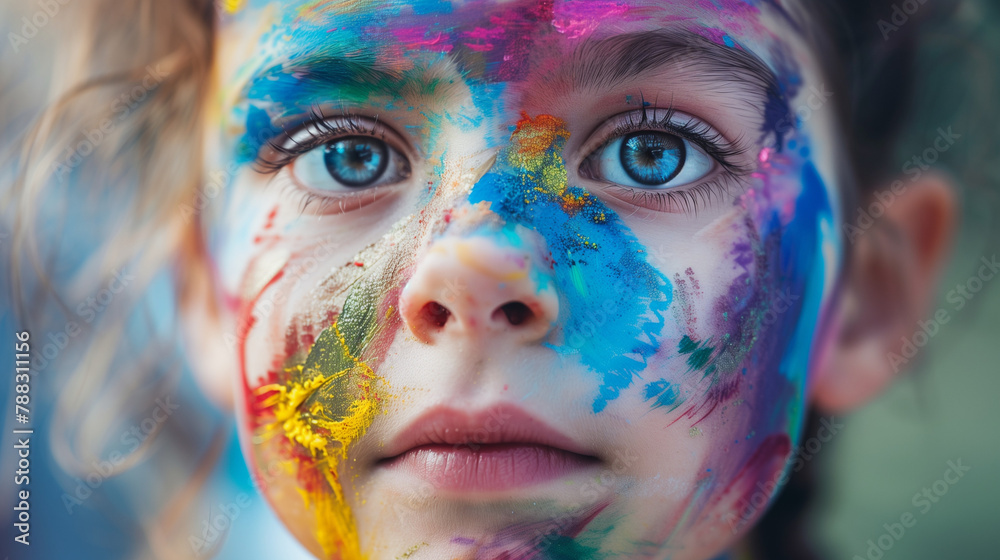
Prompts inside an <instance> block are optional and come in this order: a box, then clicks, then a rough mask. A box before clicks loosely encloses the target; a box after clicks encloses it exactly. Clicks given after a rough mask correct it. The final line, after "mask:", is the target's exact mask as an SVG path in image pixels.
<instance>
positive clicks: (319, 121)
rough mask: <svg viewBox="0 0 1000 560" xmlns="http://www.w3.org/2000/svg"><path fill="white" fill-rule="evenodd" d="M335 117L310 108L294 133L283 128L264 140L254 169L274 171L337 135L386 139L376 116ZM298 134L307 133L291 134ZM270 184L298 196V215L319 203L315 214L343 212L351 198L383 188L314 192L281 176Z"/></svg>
mask: <svg viewBox="0 0 1000 560" xmlns="http://www.w3.org/2000/svg"><path fill="white" fill-rule="evenodd" d="M335 119H336V121H337V122H336V123H335V122H331V117H330V116H329V115H324V114H323V113H322V112H321V111H320V110H319V109H318V108H311V109H310V110H309V116H308V118H306V119H304V120H303V122H304V123H305V124H302V125H300V126H299V127H298V128H296V129H294V130H293V132H289V131H288V130H289V129H288V128H285V127H282V130H283V132H282V133H281V134H278V135H277V136H274V137H272V138H270V139H268V140H267V142H266V143H265V147H264V149H262V150H261V151H260V152H259V153H258V154H257V156H256V158H254V162H253V167H254V170H255V171H257V172H258V173H261V174H265V175H270V174H275V173H277V172H278V171H281V170H282V169H283V168H285V167H286V166H288V165H289V164H291V163H292V162H293V161H295V159H296V158H298V157H299V156H301V155H303V154H305V153H306V152H309V151H310V150H313V149H316V148H318V147H320V146H322V145H323V144H326V143H328V142H331V141H332V140H333V139H335V138H338V137H340V136H350V135H367V136H372V137H374V138H378V139H380V140H383V141H384V140H385V131H384V130H383V129H382V127H381V125H379V123H378V115H376V116H375V117H373V118H367V117H365V118H362V117H360V116H359V115H355V114H353V113H348V112H347V111H342V112H341V114H340V115H339V116H337V117H335ZM299 134H304V135H306V136H307V137H306V138H305V140H304V141H298V140H295V138H294V137H295V136H297V135H299ZM265 154H266V155H265ZM270 184H271V185H272V186H274V187H277V188H280V189H281V191H282V194H288V195H289V196H292V197H297V198H298V199H299V204H298V206H299V214H300V215H301V214H305V212H306V210H308V209H309V207H310V206H312V205H314V204H317V205H318V207H317V213H320V214H326V213H329V212H331V211H333V210H334V209H336V207H338V206H339V210H340V211H341V212H344V211H346V208H345V206H347V205H348V204H349V203H350V202H351V201H352V200H357V199H358V198H360V197H370V196H373V195H374V194H375V193H376V192H377V191H379V190H381V189H382V188H383V187H381V186H376V187H372V188H369V189H367V190H366V191H362V192H351V193H342V194H333V193H325V194H317V193H314V192H310V191H308V190H305V189H303V188H302V187H300V186H299V185H297V184H296V183H295V181H294V180H292V179H291V178H289V177H287V176H283V175H275V177H274V179H273V180H272V181H271V183H270Z"/></svg>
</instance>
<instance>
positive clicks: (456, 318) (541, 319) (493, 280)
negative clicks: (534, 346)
mask: <svg viewBox="0 0 1000 560" xmlns="http://www.w3.org/2000/svg"><path fill="white" fill-rule="evenodd" d="M507 238H509V236H508V237H504V236H492V235H490V236H486V235H480V236H474V237H443V238H441V239H439V240H437V241H435V242H434V244H433V245H432V246H431V247H430V249H429V250H428V252H427V254H426V255H424V257H423V258H422V259H421V260H420V262H419V264H418V265H417V267H416V270H415V271H414V274H413V276H412V277H411V278H410V280H409V281H408V282H407V284H406V286H405V287H404V288H403V292H402V294H401V296H400V313H401V315H402V317H403V320H404V322H405V323H406V325H407V327H408V328H409V330H410V332H412V333H413V334H414V335H415V336H416V337H417V338H418V339H420V340H421V341H423V342H425V343H428V344H434V343H437V342H440V341H441V340H442V339H443V338H445V337H463V338H473V339H476V340H479V341H482V342H497V341H499V340H500V339H510V340H514V341H516V342H520V343H537V342H539V341H541V340H542V339H543V338H544V337H545V336H546V335H547V334H548V332H549V331H550V330H551V329H552V327H553V325H554V324H555V321H556V318H557V317H558V316H559V298H558V296H557V295H556V291H555V286H554V283H553V281H552V278H551V276H550V275H549V274H548V272H547V271H546V270H545V269H544V265H543V263H540V262H538V261H539V260H540V259H539V258H538V257H537V256H536V254H535V251H532V250H530V248H529V247H530V246H529V245H527V244H523V243H522V244H519V245H521V246H516V245H511V244H508V243H507V242H506V240H507Z"/></svg>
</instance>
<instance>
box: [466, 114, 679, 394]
mask: <svg viewBox="0 0 1000 560" xmlns="http://www.w3.org/2000/svg"><path fill="white" fill-rule="evenodd" d="M568 138H569V132H568V131H567V130H566V128H565V125H564V123H563V121H561V120H559V119H558V118H556V117H553V116H550V115H539V116H536V117H534V118H532V117H529V116H528V115H523V116H522V119H521V120H520V121H519V122H518V123H517V127H516V129H515V130H514V132H513V133H512V135H511V138H510V144H509V145H508V146H507V147H505V148H504V149H503V150H502V152H501V153H500V154H499V155H498V156H497V162H496V164H495V165H494V167H493V168H492V169H491V170H490V171H489V172H488V173H486V175H484V176H483V177H482V178H481V179H480V180H479V181H478V182H477V183H476V185H475V186H474V187H473V189H472V192H471V193H470V195H469V202H470V203H473V204H476V203H479V202H489V203H490V209H491V210H492V211H493V212H495V213H496V214H498V215H499V216H500V217H501V218H503V219H504V220H505V221H506V222H507V223H516V224H521V225H523V226H525V227H527V228H530V229H532V230H534V231H537V232H538V233H539V234H541V236H542V237H543V238H544V239H545V241H546V243H547V245H548V248H549V251H550V252H551V256H552V267H553V276H554V277H555V279H556V284H557V286H558V288H559V291H560V293H561V295H562V296H563V298H564V299H565V301H566V302H567V305H565V306H561V309H564V310H566V311H561V312H560V313H561V315H562V316H561V317H560V318H559V321H560V324H561V325H562V326H563V335H564V341H563V343H562V344H560V345H558V346H553V349H555V350H556V351H557V352H561V353H566V354H577V355H579V356H580V359H581V361H582V362H583V363H584V364H585V365H586V366H588V367H589V368H590V369H591V370H592V371H594V372H596V373H597V374H598V375H600V376H601V378H602V383H601V386H600V389H599V394H598V396H597V397H596V398H595V399H594V403H593V409H594V412H595V413H596V412H600V411H601V410H603V409H604V407H605V406H607V404H608V402H609V401H611V400H614V399H615V398H617V397H618V395H619V393H620V392H621V391H622V390H624V389H626V388H627V387H629V386H630V385H631V384H632V382H633V380H634V379H635V377H636V375H637V374H638V373H639V372H641V371H642V370H643V369H645V368H646V359H647V358H648V357H650V356H652V355H653V354H654V353H656V351H657V344H656V342H655V341H656V340H657V336H658V334H659V332H660V329H661V328H662V327H663V312H664V311H666V309H667V308H668V307H669V306H670V302H671V296H672V293H671V287H670V282H669V280H668V279H667V278H666V276H664V275H663V273H661V272H660V271H659V270H657V269H656V268H655V267H653V266H652V265H650V264H649V263H648V262H646V254H647V253H646V251H645V249H644V247H643V245H642V244H641V243H639V241H638V240H636V238H635V236H634V235H633V234H632V233H631V232H630V231H629V230H628V228H627V227H626V226H625V225H624V224H623V223H622V221H621V219H620V218H618V216H617V214H615V213H614V212H613V211H611V209H609V208H608V207H607V206H606V205H605V204H604V203H603V202H602V201H601V200H600V199H598V198H596V197H595V196H593V195H592V194H590V193H589V192H587V191H586V190H584V189H582V188H579V187H573V186H570V185H569V180H568V177H567V172H566V166H565V162H564V161H563V159H562V155H561V154H562V150H563V146H564V144H565V142H566V140H567V139H568ZM650 314H651V315H652V317H650Z"/></svg>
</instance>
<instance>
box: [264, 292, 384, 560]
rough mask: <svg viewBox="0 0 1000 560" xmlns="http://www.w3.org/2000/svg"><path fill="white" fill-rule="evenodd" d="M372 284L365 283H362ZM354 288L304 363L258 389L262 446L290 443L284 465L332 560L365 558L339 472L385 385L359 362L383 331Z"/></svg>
mask: <svg viewBox="0 0 1000 560" xmlns="http://www.w3.org/2000/svg"><path fill="white" fill-rule="evenodd" d="M362 286H365V284H362ZM370 297H371V294H370V293H369V292H368V291H366V290H364V289H361V288H360V287H359V288H355V289H354V290H352V292H351V295H350V296H349V297H348V300H347V303H346V304H345V306H344V311H343V313H342V314H341V316H340V317H339V318H338V319H337V321H336V322H334V324H332V325H331V326H330V327H328V328H327V329H325V330H324V331H323V332H322V333H321V334H320V336H319V337H318V338H317V339H316V342H315V344H314V345H313V347H312V349H311V350H310V352H309V355H308V357H307V358H306V360H305V362H304V363H302V364H299V365H296V366H294V367H291V368H288V369H286V370H285V372H284V373H285V380H284V381H282V382H278V383H270V384H267V385H263V386H261V387H259V388H257V389H255V390H254V391H253V396H252V399H253V400H252V401H251V402H252V403H254V404H255V417H256V419H257V424H258V426H257V434H258V437H259V438H260V440H261V441H267V440H269V439H271V438H274V437H279V436H280V437H284V438H285V440H286V442H287V446H284V449H285V450H286V454H287V456H288V458H287V459H286V460H285V462H286V464H287V466H288V467H290V470H291V472H293V473H295V475H296V476H297V478H298V482H299V484H300V490H299V491H300V493H301V494H302V498H303V500H304V503H305V507H306V508H307V509H310V510H312V511H313V512H314V513H315V518H316V539H317V541H318V542H319V544H320V546H322V547H323V551H324V552H325V553H326V554H327V555H328V556H329V557H331V558H333V557H337V558H341V559H342V560H363V559H364V558H366V557H367V556H366V555H365V554H363V553H362V550H361V545H360V542H359V538H358V533H357V527H356V525H355V522H354V518H353V515H352V513H351V509H350V507H349V506H348V504H347V502H346V500H345V499H344V492H343V487H342V484H341V481H340V475H339V466H340V464H341V463H342V462H343V461H344V460H346V458H347V450H348V448H349V447H350V446H351V444H353V443H354V442H356V441H357V440H358V439H359V438H361V437H362V436H363V435H364V434H365V432H366V431H367V430H368V428H369V427H370V426H371V423H372V421H373V420H374V419H375V416H376V415H377V414H378V413H379V411H380V410H381V406H382V400H383V398H384V396H385V394H386V385H385V382H384V380H383V379H382V378H380V377H379V376H378V375H376V374H375V372H374V371H372V369H371V367H369V366H368V365H367V364H366V363H365V362H363V361H362V360H361V359H359V358H358V356H360V355H361V352H363V350H364V348H365V347H367V345H368V344H369V343H370V342H371V341H372V339H373V337H374V336H375V335H376V333H377V331H378V328H379V327H378V320H377V317H376V315H375V314H374V313H373V312H372V308H371V307H370V306H369V305H368V303H367V301H366V299H367V298H370Z"/></svg>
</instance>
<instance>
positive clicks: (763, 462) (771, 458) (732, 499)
mask: <svg viewBox="0 0 1000 560" xmlns="http://www.w3.org/2000/svg"><path fill="white" fill-rule="evenodd" d="M791 451H792V444H791V440H790V439H789V438H788V435H787V434H772V435H770V436H767V438H765V439H764V441H763V442H761V444H760V446H759V447H758V448H757V450H756V451H754V454H753V455H752V456H751V457H750V459H748V460H747V462H746V464H744V465H743V467H742V468H741V469H740V471H739V473H737V475H736V477H735V478H734V479H733V481H732V482H730V483H729V485H728V486H726V489H725V490H723V491H722V492H721V493H720V494H719V496H718V497H717V498H716V499H715V500H713V505H714V506H717V507H718V506H721V508H722V509H723V510H727V511H726V513H730V512H732V513H735V514H736V515H737V516H738V517H739V521H740V526H742V527H746V528H749V527H750V526H751V525H752V524H751V523H749V522H750V521H752V520H753V519H754V518H756V517H759V516H760V515H761V514H763V512H764V508H763V507H760V506H762V505H763V504H758V503H754V502H755V501H757V500H755V498H756V494H758V493H760V492H762V488H763V489H765V490H767V491H768V492H770V494H769V495H767V496H764V498H766V499H767V500H768V501H770V500H771V498H773V497H774V493H775V491H776V490H777V489H778V487H779V484H778V482H779V477H780V474H781V472H782V470H783V469H784V468H785V462H786V461H787V460H788V457H789V455H790V454H791ZM713 509H715V508H713ZM734 510H735V511H734Z"/></svg>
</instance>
